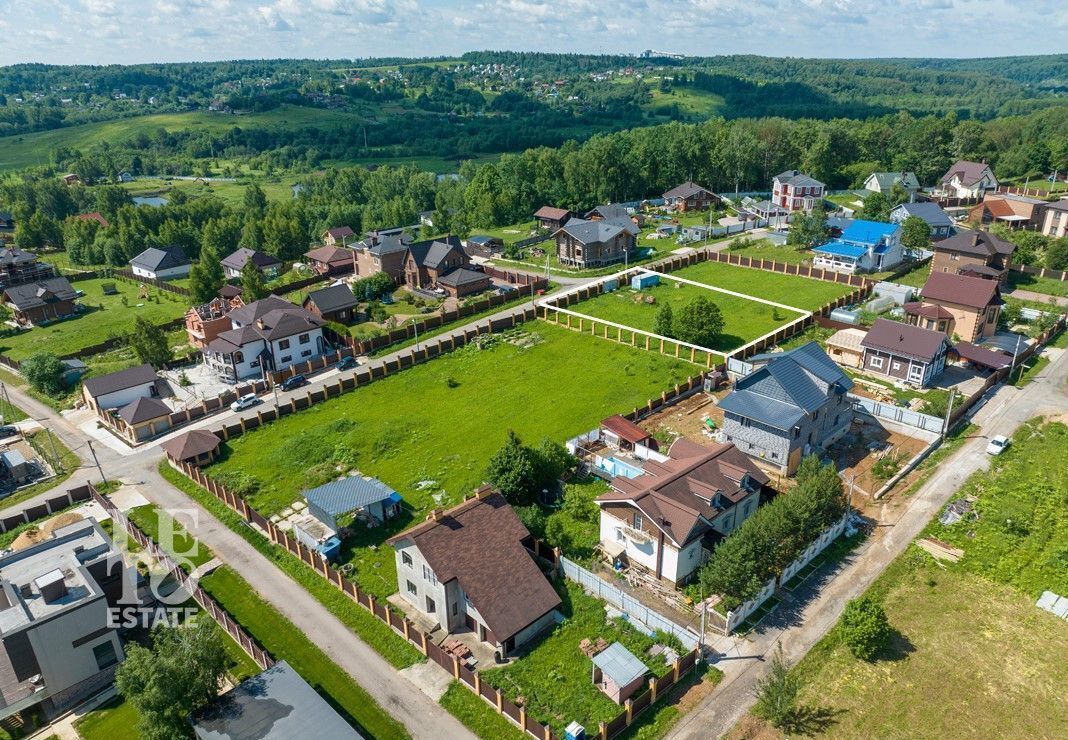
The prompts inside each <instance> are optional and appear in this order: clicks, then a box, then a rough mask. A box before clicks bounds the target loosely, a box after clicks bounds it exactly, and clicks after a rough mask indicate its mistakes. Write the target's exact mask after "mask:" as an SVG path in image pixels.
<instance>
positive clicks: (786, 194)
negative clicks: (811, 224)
mask: <svg viewBox="0 0 1068 740" xmlns="http://www.w3.org/2000/svg"><path fill="white" fill-rule="evenodd" d="M825 189H826V186H825V185H824V184H823V183H822V182H820V181H819V180H817V179H815V178H814V177H809V176H808V175H806V174H805V173H803V172H801V171H800V170H787V171H786V172H780V173H779V174H777V175H775V177H774V178H773V179H772V181H771V202H772V203H774V204H775V205H777V206H779V207H780V208H782V209H783V210H786V211H811V210H812V209H813V208H815V207H816V206H817V205H819V204H820V203H822V202H823V195H824V191H825Z"/></svg>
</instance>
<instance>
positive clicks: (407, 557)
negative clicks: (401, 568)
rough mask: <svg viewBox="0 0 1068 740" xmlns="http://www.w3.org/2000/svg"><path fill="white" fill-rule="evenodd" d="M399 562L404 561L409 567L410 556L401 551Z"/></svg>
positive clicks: (410, 563)
mask: <svg viewBox="0 0 1068 740" xmlns="http://www.w3.org/2000/svg"><path fill="white" fill-rule="evenodd" d="M401 562H402V563H404V564H405V565H407V566H408V567H409V568H411V567H412V556H411V555H409V554H408V553H406V552H402V553H401Z"/></svg>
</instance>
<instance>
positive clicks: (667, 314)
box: [653, 302, 675, 337]
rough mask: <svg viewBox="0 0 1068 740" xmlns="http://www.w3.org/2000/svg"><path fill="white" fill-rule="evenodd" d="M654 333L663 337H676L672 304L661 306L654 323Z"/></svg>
mask: <svg viewBox="0 0 1068 740" xmlns="http://www.w3.org/2000/svg"><path fill="white" fill-rule="evenodd" d="M653 333H654V334H659V335H660V336H662V337H674V336H675V316H674V313H673V312H672V310H671V304H670V303H667V302H665V303H663V304H661V306H660V308H659V309H658V310H657V312H656V321H655V322H654V323H653Z"/></svg>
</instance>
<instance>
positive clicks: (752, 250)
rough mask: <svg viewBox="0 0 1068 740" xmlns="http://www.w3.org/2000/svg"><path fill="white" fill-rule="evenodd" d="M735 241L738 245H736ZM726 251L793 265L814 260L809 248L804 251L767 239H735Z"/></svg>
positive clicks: (740, 255)
mask: <svg viewBox="0 0 1068 740" xmlns="http://www.w3.org/2000/svg"><path fill="white" fill-rule="evenodd" d="M735 243H737V244H738V246H734V244H735ZM726 253H727V254H729V255H732V256H733V255H736V256H739V257H749V258H751V259H755V260H760V259H764V260H775V261H776V262H785V263H787V264H791V265H799V264H801V263H803V262H804V263H809V262H812V253H811V252H809V251H808V250H804V251H802V250H799V249H796V248H794V247H788V246H786V245H785V244H773V243H771V242H770V241H768V240H767V239H742V238H738V239H735V241H734V242H732V243H731V246H729V247H727V250H726Z"/></svg>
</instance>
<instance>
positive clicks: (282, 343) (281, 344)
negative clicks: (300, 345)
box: [278, 339, 289, 349]
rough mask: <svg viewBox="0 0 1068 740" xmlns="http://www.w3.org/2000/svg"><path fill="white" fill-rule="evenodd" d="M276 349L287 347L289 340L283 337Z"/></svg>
mask: <svg viewBox="0 0 1068 740" xmlns="http://www.w3.org/2000/svg"><path fill="white" fill-rule="evenodd" d="M278 349H289V340H288V339H283V340H282V341H281V342H279V343H278Z"/></svg>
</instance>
